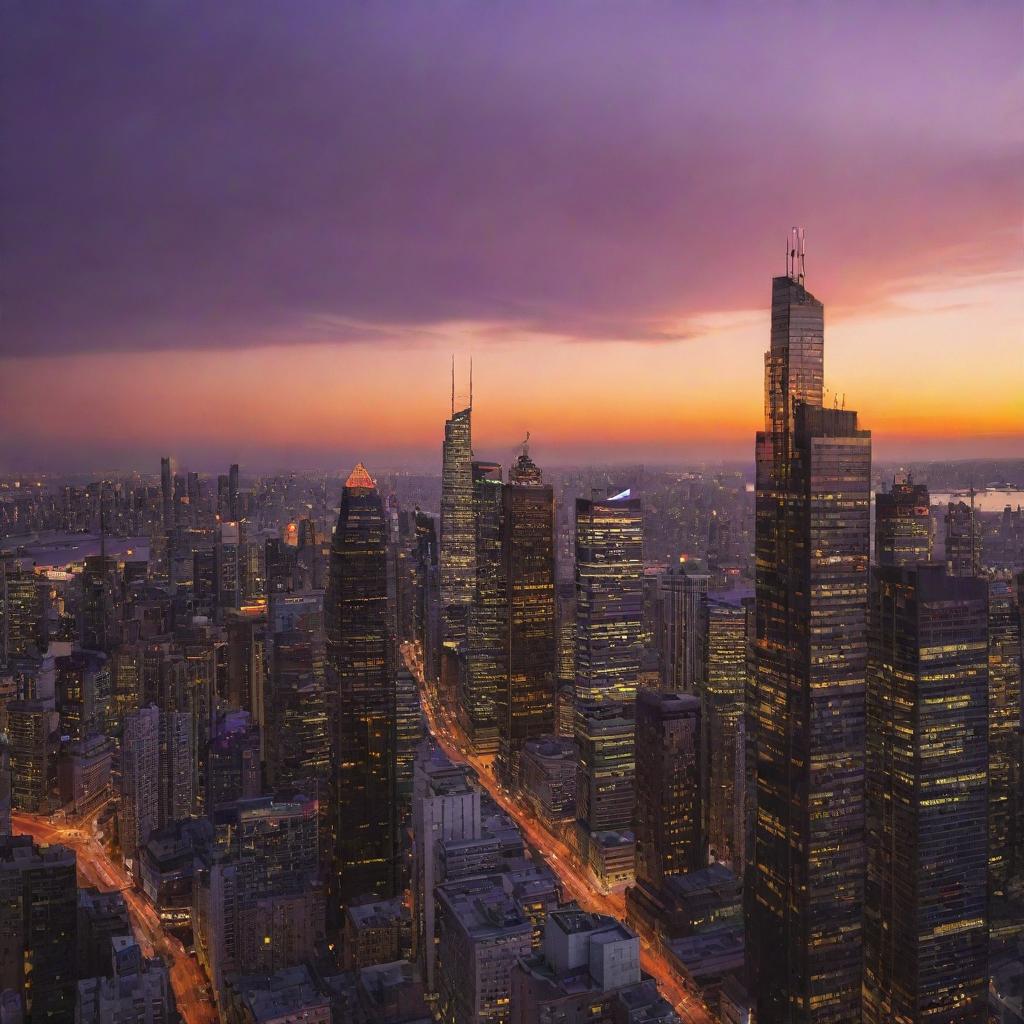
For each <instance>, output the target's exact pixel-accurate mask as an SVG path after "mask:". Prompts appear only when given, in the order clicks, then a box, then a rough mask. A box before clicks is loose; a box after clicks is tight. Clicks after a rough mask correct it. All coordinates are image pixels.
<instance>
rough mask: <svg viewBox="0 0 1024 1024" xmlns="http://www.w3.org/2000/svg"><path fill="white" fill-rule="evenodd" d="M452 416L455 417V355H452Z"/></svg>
mask: <svg viewBox="0 0 1024 1024" xmlns="http://www.w3.org/2000/svg"><path fill="white" fill-rule="evenodd" d="M452 415H453V416H454V415H455V353H454V352H453V353H452Z"/></svg>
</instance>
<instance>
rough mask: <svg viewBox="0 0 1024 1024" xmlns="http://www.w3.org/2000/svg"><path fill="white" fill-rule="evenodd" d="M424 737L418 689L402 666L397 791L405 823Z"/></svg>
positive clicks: (397, 700) (397, 693)
mask: <svg viewBox="0 0 1024 1024" xmlns="http://www.w3.org/2000/svg"><path fill="white" fill-rule="evenodd" d="M423 734H424V727H423V709H422V708H421V707H420V691H419V687H418V686H417V685H416V680H415V679H414V678H413V675H412V673H411V672H410V671H409V670H408V669H407V668H406V667H405V666H404V665H403V666H402V667H401V668H400V669H399V670H398V675H397V677H396V679H395V788H396V791H397V794H398V803H399V807H400V809H401V818H402V820H403V821H405V820H406V819H407V818H408V815H409V811H410V808H411V806H412V782H413V774H414V765H415V761H416V750H417V748H418V747H419V745H420V742H421V741H422V739H423Z"/></svg>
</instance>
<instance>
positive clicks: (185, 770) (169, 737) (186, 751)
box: [145, 711, 196, 838]
mask: <svg viewBox="0 0 1024 1024" xmlns="http://www.w3.org/2000/svg"><path fill="white" fill-rule="evenodd" d="M158 737H159V743H160V750H159V753H158V761H157V786H158V794H157V827H158V828H163V827H164V826H165V825H169V824H171V823H173V822H175V821H181V820H182V819H184V818H187V817H188V816H189V815H190V814H191V813H192V803H193V800H194V799H195V790H196V764H195V761H196V759H195V757H194V747H193V737H192V714H191V712H189V711H161V712H160V720H159V723H158ZM145 838H148V837H145Z"/></svg>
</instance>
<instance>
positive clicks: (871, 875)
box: [863, 565, 988, 1024]
mask: <svg viewBox="0 0 1024 1024" xmlns="http://www.w3.org/2000/svg"><path fill="white" fill-rule="evenodd" d="M869 619H870V657H869V662H868V673H867V800H866V815H867V865H868V867H867V885H866V892H865V908H864V1017H863V1019H864V1021H865V1022H866V1024H883V1022H884V1024H890V1022H892V1024H894V1022H897V1021H899V1022H906V1024H926V1022H927V1024H932V1022H934V1024H954V1022H955V1024H985V1022H986V1021H987V1020H988V1010H987V996H988V969H987V968H988V920H987V909H986V908H987V902H986V901H987V895H986V874H987V835H988V833H987V810H988V798H987V793H986V783H987V767H988V745H987V742H986V736H987V717H988V700H987V683H988V641H987V629H988V610H987V594H986V584H985V582H984V581H983V580H975V579H964V578H956V577H951V576H947V575H946V572H945V570H944V568H943V567H942V566H939V565H922V566H917V567H914V568H910V567H886V568H881V569H879V570H878V571H877V572H876V573H875V575H874V576H873V579H872V587H871V601H870V613H869Z"/></svg>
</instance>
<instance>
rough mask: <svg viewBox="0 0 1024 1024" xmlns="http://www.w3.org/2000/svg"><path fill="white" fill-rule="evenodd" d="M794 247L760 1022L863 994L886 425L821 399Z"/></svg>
mask: <svg viewBox="0 0 1024 1024" xmlns="http://www.w3.org/2000/svg"><path fill="white" fill-rule="evenodd" d="M800 250H802V241H801V242H800ZM790 259H791V266H790V267H789V268H787V269H788V270H789V273H788V274H787V276H785V277H777V278H775V279H774V280H773V282H772V322H771V348H770V350H769V351H768V353H767V354H766V357H765V389H766V394H765V413H766V423H765V430H764V431H763V432H761V433H759V434H758V435H757V446H756V456H757V482H756V542H755V547H756V560H757V564H756V599H757V611H756V616H757V621H756V639H755V644H754V657H753V668H754V677H753V680H752V691H753V696H754V706H755V709H756V710H755V714H754V715H753V716H752V720H753V726H754V729H755V730H756V736H755V737H754V739H753V747H754V751H755V756H756V767H755V778H756V800H757V815H756V827H755V831H754V850H753V864H754V872H753V878H752V879H750V882H749V884H750V885H752V886H753V887H754V889H753V899H752V901H751V904H752V913H751V914H750V917H749V919H748V922H747V951H748V957H749V963H750V967H751V975H752V977H751V981H752V984H753V985H754V991H755V992H756V995H757V1020H758V1022H759V1024H849V1022H850V1021H855V1020H857V1019H858V1017H859V1014H860V1001H861V999H860V985H861V950H860V931H861V910H862V906H861V905H862V896H863V887H864V882H863V875H864V840H863V815H864V669H865V660H866V624H865V613H866V606H867V600H866V599H867V582H868V521H869V513H870V493H871V490H870V487H871V485H870V474H871V439H870V434H869V433H868V432H867V431H863V430H859V429H858V427H857V414H856V413H854V412H849V411H846V410H845V409H826V408H823V407H822V397H823V342H824V310H823V307H822V304H821V303H820V302H819V301H818V300H817V299H816V298H815V297H814V296H813V295H812V294H811V293H810V292H808V291H807V290H806V288H805V287H804V284H803V268H802V251H797V247H796V246H794V250H793V252H792V255H791V258H790Z"/></svg>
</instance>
